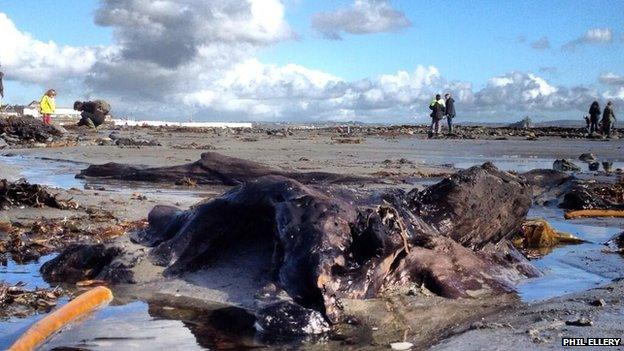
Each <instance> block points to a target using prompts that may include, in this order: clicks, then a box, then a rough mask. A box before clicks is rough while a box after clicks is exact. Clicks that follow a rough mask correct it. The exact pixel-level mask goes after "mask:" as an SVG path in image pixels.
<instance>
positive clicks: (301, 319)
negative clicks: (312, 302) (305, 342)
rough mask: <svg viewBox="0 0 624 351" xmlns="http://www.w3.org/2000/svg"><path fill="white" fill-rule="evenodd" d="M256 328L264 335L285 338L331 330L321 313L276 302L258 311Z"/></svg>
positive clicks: (287, 303) (284, 302)
mask: <svg viewBox="0 0 624 351" xmlns="http://www.w3.org/2000/svg"><path fill="white" fill-rule="evenodd" d="M256 328H257V329H258V331H260V332H262V333H264V334H275V335H285V336H290V335H292V336H294V335H308V334H322V333H325V332H328V331H329V330H330V328H329V323H327V321H326V320H325V318H323V315H322V314H321V313H320V312H318V311H315V310H312V309H309V308H305V307H302V306H300V305H298V304H295V303H292V302H289V301H281V302H276V303H273V304H270V305H268V306H265V307H263V308H261V309H260V310H258V312H256Z"/></svg>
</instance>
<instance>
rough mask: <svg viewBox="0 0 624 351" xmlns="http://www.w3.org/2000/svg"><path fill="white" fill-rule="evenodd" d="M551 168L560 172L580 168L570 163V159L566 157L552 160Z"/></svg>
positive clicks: (578, 169) (577, 170)
mask: <svg viewBox="0 0 624 351" xmlns="http://www.w3.org/2000/svg"><path fill="white" fill-rule="evenodd" d="M553 169H554V170H555V171H562V172H579V171H580V170H581V168H580V167H579V166H577V165H575V164H574V163H572V161H570V160H566V159H557V160H555V162H553Z"/></svg>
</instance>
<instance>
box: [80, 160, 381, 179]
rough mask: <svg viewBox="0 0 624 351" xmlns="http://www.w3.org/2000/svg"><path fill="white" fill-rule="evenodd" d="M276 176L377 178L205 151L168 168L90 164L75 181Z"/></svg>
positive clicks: (296, 177)
mask: <svg viewBox="0 0 624 351" xmlns="http://www.w3.org/2000/svg"><path fill="white" fill-rule="evenodd" d="M269 175H276V176H283V177H287V178H291V179H295V180H297V181H299V182H302V183H305V184H314V183H338V184H339V183H375V182H379V180H378V179H374V178H367V177H359V176H348V175H341V174H335V173H327V172H296V171H284V170H280V169H276V168H272V167H268V166H265V165H263V164H260V163H256V162H252V161H247V160H243V159H240V158H235V157H229V156H224V155H221V154H218V153H215V152H205V153H203V154H202V155H201V159H200V160H199V161H196V162H193V163H188V164H184V165H179V166H171V167H153V168H149V167H145V166H132V165H124V164H119V163H106V164H103V165H91V166H89V167H88V168H87V169H84V170H82V171H81V172H80V174H79V175H78V176H77V178H88V177H89V178H107V179H121V180H137V181H147V182H162V183H175V182H180V181H182V180H183V179H184V180H185V182H188V181H189V180H190V181H194V182H195V183H196V184H223V185H239V184H243V183H245V182H249V181H253V180H256V179H258V178H260V177H263V176H269Z"/></svg>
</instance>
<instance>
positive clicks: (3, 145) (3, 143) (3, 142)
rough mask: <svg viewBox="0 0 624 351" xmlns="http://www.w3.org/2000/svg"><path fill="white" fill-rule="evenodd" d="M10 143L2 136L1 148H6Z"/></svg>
mask: <svg viewBox="0 0 624 351" xmlns="http://www.w3.org/2000/svg"><path fill="white" fill-rule="evenodd" d="M8 146H9V144H7V142H6V141H4V139H3V138H0V149H4V148H5V147H8Z"/></svg>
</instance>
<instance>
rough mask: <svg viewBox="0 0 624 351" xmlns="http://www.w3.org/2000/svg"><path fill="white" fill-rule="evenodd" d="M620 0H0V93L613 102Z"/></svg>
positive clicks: (125, 99) (347, 110) (141, 108)
mask: <svg viewBox="0 0 624 351" xmlns="http://www.w3.org/2000/svg"><path fill="white" fill-rule="evenodd" d="M622 13H624V1H621V0H613V1H607V0H603V1H600V0H597V1H591V2H587V1H572V0H564V1H529V0H527V1H478V0H475V1H469V2H468V1H453V0H447V1H445V2H441V3H439V4H437V5H436V6H435V7H431V5H430V2H425V1H417V0H396V1H388V0H330V1H311V0H212V1H203V0H99V1H98V0H80V1H77V0H76V1H69V0H55V1H51V0H21V1H15V0H0V64H1V65H2V66H1V67H0V70H2V71H3V72H4V73H5V83H4V85H5V95H6V96H5V98H4V99H3V102H4V103H9V104H25V103H29V102H30V101H32V100H36V99H39V98H40V96H41V95H42V93H43V92H44V91H45V90H46V89H48V88H55V89H56V90H57V91H58V92H59V95H58V97H57V99H58V104H59V105H63V106H71V104H72V103H73V101H74V100H83V99H97V98H101V99H106V100H108V101H109V102H110V103H111V105H112V107H113V110H112V113H113V114H114V115H117V116H119V117H128V118H134V119H165V120H187V119H189V118H192V119H193V120H195V121H202V120H205V121H306V122H307V121H325V120H332V121H355V120H357V121H363V122H374V123H412V122H415V121H416V122H425V121H426V120H427V119H428V117H427V116H428V112H429V111H428V108H427V105H428V102H429V101H430V100H431V99H432V97H433V96H434V95H435V94H436V93H446V92H450V93H451V94H452V95H453V96H454V99H455V100H456V108H457V114H458V116H457V118H458V119H457V120H458V121H462V120H463V121H490V122H504V121H515V120H518V119H520V118H522V117H524V116H529V117H531V118H532V119H534V120H537V121H540V120H556V119H581V117H582V116H583V115H584V114H586V113H587V111H586V110H587V109H588V106H589V104H590V103H591V102H592V101H593V100H598V101H599V102H600V103H601V104H602V105H604V103H605V102H606V101H607V100H612V101H613V102H614V103H615V105H616V115H617V114H618V112H617V111H618V109H619V108H620V107H621V106H624V24H623V22H622V21H621V14H622Z"/></svg>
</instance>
